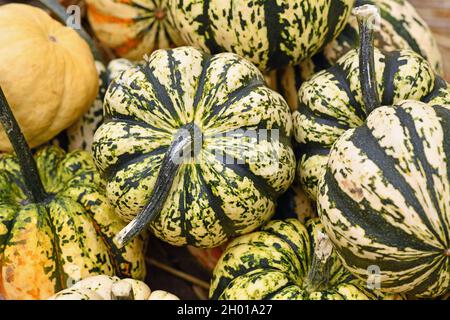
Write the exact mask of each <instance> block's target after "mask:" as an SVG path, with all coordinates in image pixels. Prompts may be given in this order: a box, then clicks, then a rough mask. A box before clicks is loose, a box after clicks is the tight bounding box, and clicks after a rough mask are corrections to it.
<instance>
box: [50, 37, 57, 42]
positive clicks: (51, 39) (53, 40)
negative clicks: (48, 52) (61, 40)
mask: <svg viewBox="0 0 450 320" xmlns="http://www.w3.org/2000/svg"><path fill="white" fill-rule="evenodd" d="M48 39H49V40H50V41H51V42H58V40H57V39H56V37H55V36H48Z"/></svg>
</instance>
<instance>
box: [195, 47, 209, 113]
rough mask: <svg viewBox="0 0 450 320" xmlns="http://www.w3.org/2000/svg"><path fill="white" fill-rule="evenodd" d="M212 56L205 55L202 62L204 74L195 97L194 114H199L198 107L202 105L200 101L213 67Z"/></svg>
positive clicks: (199, 81) (201, 75)
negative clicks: (208, 74) (210, 68)
mask: <svg viewBox="0 0 450 320" xmlns="http://www.w3.org/2000/svg"><path fill="white" fill-rule="evenodd" d="M211 58H212V57H211V55H208V54H204V55H203V61H202V73H201V74H200V79H199V80H198V84H197V90H196V92H195V97H194V103H193V108H194V114H195V113H196V112H197V107H198V105H199V104H200V99H201V98H202V97H203V91H204V90H205V84H206V82H207V72H208V69H209V67H210V65H211Z"/></svg>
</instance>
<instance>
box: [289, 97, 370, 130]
mask: <svg viewBox="0 0 450 320" xmlns="http://www.w3.org/2000/svg"><path fill="white" fill-rule="evenodd" d="M297 112H298V113H299V114H301V115H303V116H305V117H306V118H308V120H310V121H312V122H313V123H317V124H319V125H323V126H329V127H336V128H338V129H342V130H348V129H350V126H349V125H348V124H344V123H342V120H341V122H339V120H340V119H338V118H336V117H333V116H330V115H328V114H325V113H322V112H320V111H318V110H314V111H313V110H311V109H310V108H309V107H308V106H306V105H305V104H303V103H300V105H299V108H298V109H297ZM362 119H364V118H362Z"/></svg>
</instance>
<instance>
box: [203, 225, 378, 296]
mask: <svg viewBox="0 0 450 320" xmlns="http://www.w3.org/2000/svg"><path fill="white" fill-rule="evenodd" d="M365 286H366V283H363V282H361V281H359V280H356V279H355V278H353V277H352V276H351V274H350V273H349V272H348V271H347V270H346V269H345V268H344V266H343V265H342V264H341V262H340V260H339V259H338V257H337V255H336V253H335V252H334V250H333V247H332V244H331V242H330V241H329V239H328V237H327V236H326V234H325V230H324V228H323V226H322V224H321V223H320V220H319V219H318V218H315V219H311V220H309V221H308V222H307V223H306V224H302V223H301V222H299V221H298V220H297V219H287V220H274V221H271V222H269V223H268V224H267V225H266V226H264V227H263V228H262V230H261V231H258V232H254V233H251V234H248V235H244V236H241V237H239V238H236V239H235V240H233V241H232V242H231V243H230V244H229V245H228V248H227V249H226V251H225V252H224V253H223V255H222V257H221V258H220V260H219V262H218V264H217V265H216V267H215V269H214V272H213V277H212V280H211V288H210V298H211V299H224V300H236V299H239V300H266V299H275V300H342V299H345V300H368V299H375V298H377V295H376V294H375V293H372V292H370V291H369V290H367V289H366V288H365Z"/></svg>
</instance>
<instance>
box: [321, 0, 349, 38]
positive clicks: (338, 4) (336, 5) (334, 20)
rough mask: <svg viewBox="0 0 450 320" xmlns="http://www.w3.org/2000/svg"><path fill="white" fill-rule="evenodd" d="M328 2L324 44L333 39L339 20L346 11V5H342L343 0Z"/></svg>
mask: <svg viewBox="0 0 450 320" xmlns="http://www.w3.org/2000/svg"><path fill="white" fill-rule="evenodd" d="M329 3H330V8H329V11H328V17H327V20H326V21H327V22H326V23H327V25H328V33H327V36H326V38H325V42H324V45H326V44H328V43H330V42H331V41H332V40H333V39H334V37H335V33H336V31H337V30H336V29H337V27H338V23H339V20H340V19H341V18H342V17H343V16H345V14H346V11H347V9H348V8H347V6H346V5H344V3H343V1H341V0H332V1H330V2H329Z"/></svg>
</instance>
